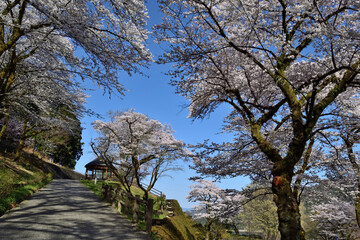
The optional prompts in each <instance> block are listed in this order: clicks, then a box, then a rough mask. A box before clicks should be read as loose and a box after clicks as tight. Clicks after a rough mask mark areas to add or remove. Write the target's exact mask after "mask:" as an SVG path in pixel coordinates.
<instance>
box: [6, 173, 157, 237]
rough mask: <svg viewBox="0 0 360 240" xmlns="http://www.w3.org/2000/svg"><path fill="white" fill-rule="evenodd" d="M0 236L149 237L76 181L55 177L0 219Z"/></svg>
mask: <svg viewBox="0 0 360 240" xmlns="http://www.w3.org/2000/svg"><path fill="white" fill-rule="evenodd" d="M0 239H1V240H2V239H4V240H5V239H6V240H8V239H9V240H10V239H51V240H53V239H121V240H126V239H139V240H142V239H150V238H149V237H148V235H147V234H146V233H144V232H140V231H136V230H135V229H134V227H133V226H132V225H131V224H130V223H129V222H128V220H127V219H125V218H124V217H122V216H121V215H120V214H118V213H117V212H116V210H115V209H112V208H111V207H109V206H108V205H106V204H105V203H103V202H102V201H101V200H100V199H99V198H98V197H97V196H96V195H95V194H94V193H93V192H91V191H89V190H88V189H87V188H86V187H85V186H83V185H82V184H81V183H80V182H78V181H77V180H67V179H55V180H53V182H52V183H51V184H49V185H48V186H46V187H44V188H42V189H41V190H40V191H39V192H37V193H35V194H34V195H33V196H32V198H31V199H30V200H27V201H24V202H23V203H21V204H20V205H19V207H17V208H15V209H13V210H11V211H10V212H9V214H5V215H4V216H3V217H1V218H0Z"/></svg>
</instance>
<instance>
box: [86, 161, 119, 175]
mask: <svg viewBox="0 0 360 240" xmlns="http://www.w3.org/2000/svg"><path fill="white" fill-rule="evenodd" d="M85 168H86V173H85V179H95V178H97V179H99V180H105V179H108V178H109V177H112V175H113V174H112V171H110V168H109V167H108V166H106V164H105V163H104V162H103V161H101V160H100V159H99V158H96V159H95V160H93V161H91V162H89V163H88V164H86V165H85ZM89 172H90V173H89Z"/></svg>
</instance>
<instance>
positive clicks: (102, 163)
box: [85, 158, 106, 168]
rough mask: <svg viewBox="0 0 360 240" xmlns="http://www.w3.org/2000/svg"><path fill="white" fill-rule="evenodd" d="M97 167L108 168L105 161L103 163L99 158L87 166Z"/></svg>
mask: <svg viewBox="0 0 360 240" xmlns="http://www.w3.org/2000/svg"><path fill="white" fill-rule="evenodd" d="M95 166H104V167H106V164H105V163H104V162H103V161H101V160H100V159H99V158H96V159H95V160H92V161H91V162H89V163H88V164H86V165H85V168H89V167H95Z"/></svg>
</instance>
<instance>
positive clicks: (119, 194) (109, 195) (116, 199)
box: [101, 184, 154, 233]
mask: <svg viewBox="0 0 360 240" xmlns="http://www.w3.org/2000/svg"><path fill="white" fill-rule="evenodd" d="M101 193H102V196H103V198H104V199H105V200H106V201H107V202H109V203H111V204H112V205H113V206H114V207H117V208H118V210H119V211H120V212H122V213H124V214H126V215H128V216H132V220H133V222H135V223H137V222H139V221H140V220H144V221H145V224H146V232H148V233H151V227H152V220H153V219H152V217H153V207H154V200H153V199H148V200H146V201H145V200H142V199H140V195H136V196H135V197H134V196H132V195H131V194H130V193H128V192H125V191H124V190H123V189H121V188H120V187H117V188H113V187H112V186H111V185H106V184H103V185H102V188H101Z"/></svg>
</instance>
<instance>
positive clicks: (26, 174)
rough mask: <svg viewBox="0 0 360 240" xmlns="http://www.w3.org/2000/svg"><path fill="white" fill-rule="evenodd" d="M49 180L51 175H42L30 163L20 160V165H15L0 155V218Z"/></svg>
mask: <svg viewBox="0 0 360 240" xmlns="http://www.w3.org/2000/svg"><path fill="white" fill-rule="evenodd" d="M51 179H52V176H51V174H47V173H44V171H43V170H42V169H40V168H38V167H36V165H34V164H32V161H25V160H24V159H21V161H20V163H15V162H13V161H12V160H11V159H10V158H9V157H6V156H1V155H0V216H1V215H3V214H4V213H5V212H6V211H7V210H9V209H11V208H13V207H15V206H16V205H17V204H18V203H20V202H21V201H23V200H24V199H26V198H28V197H29V196H30V195H31V194H33V193H34V192H35V191H36V190H37V189H39V188H41V187H42V186H44V185H45V184H47V183H49V182H50V181H51Z"/></svg>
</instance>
